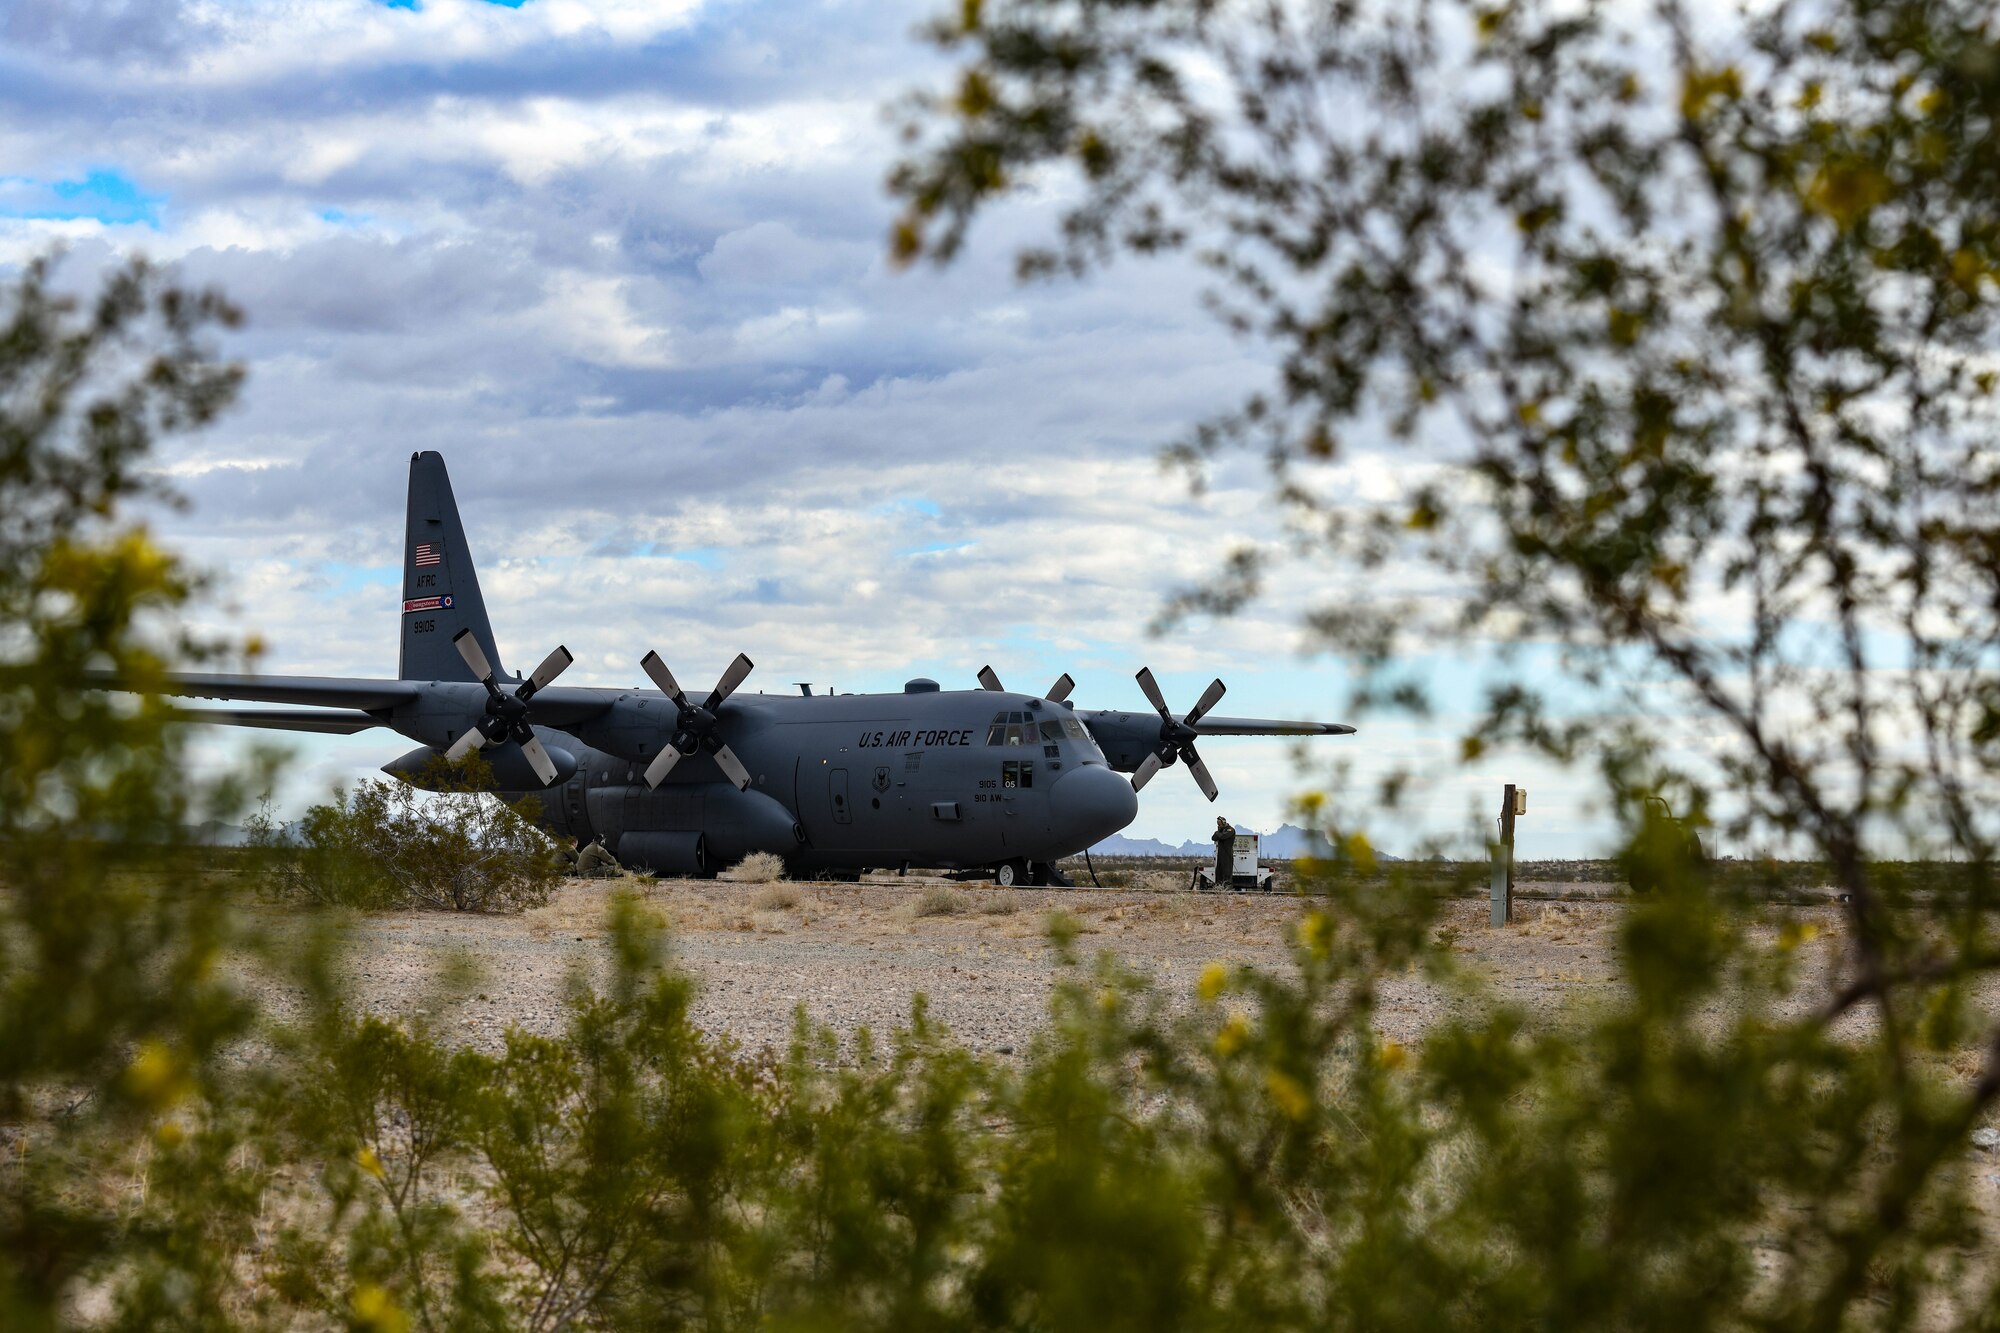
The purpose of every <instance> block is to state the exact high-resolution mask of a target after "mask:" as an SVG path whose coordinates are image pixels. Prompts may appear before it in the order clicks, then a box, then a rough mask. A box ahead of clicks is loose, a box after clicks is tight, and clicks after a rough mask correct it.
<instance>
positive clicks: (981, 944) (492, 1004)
mask: <svg viewBox="0 0 2000 1333" xmlns="http://www.w3.org/2000/svg"><path fill="white" fill-rule="evenodd" d="M619 887H621V884H620V882H617V881H594V880H570V881H567V882H566V883H565V884H564V885H563V887H562V888H561V890H560V891H559V892H558V894H557V896H556V898H555V900H554V901H553V902H551V903H550V904H549V905H548V906H546V907H542V908H538V909H535V910H533V911H530V912H525V913H522V914H520V915H517V916H471V915H463V916H454V915H447V914H443V913H438V912H400V913H387V914H379V915H372V916H368V917H365V918H361V919H360V920H359V921H358V922H357V923H356V925H355V928H354V931H353V934H352V936H351V947H350V949H349V952H348V954H347V956H346V959H345V961H344V963H343V964H342V967H343V969H344V970H345V971H346V972H347V974H348V977H349V980H350V982H351V986H352V989H351V990H350V992H349V993H350V994H352V995H354V996H355V997H356V999H357V1001H358V1002H359V1003H360V1004H361V1005H362V1006H364V1007H365V1008H367V1009H368V1010H370V1011H373V1012H378V1013H382V1014H385V1015H398V1016H403V1017H419V1016H421V1017H423V1018H426V1019H428V1020H429V1021H430V1022H432V1023H434V1024H435V1025H437V1026H438V1027H439V1028H441V1029H443V1030H445V1031H447V1032H450V1033H452V1034H453V1035H455V1036H457V1037H459V1038H460V1039H462V1040H464V1041H465V1042H467V1043H468V1044H470V1045H473V1046H476V1047H479V1048H482V1049H487V1050H498V1049H499V1048H500V1046H501V1043H502V1039H503V1034H504V1033H505V1031H506V1029H507V1028H508V1027H509V1026H511V1025H519V1026H520V1027H522V1028H524V1029H526V1030H528V1031H532V1032H540V1033H550V1034H552V1033H555V1032H557V1031H558V1030H560V1029H561V1027H562V1026H563V1023H564V1021H565V1017H566V1008H565V998H566V996H567V995H568V994H569V992H570V988H571V987H572V985H574V984H575V982H576V980H577V979H583V980H586V981H591V982H595V981H598V980H600V979H601V978H602V976H603V974H604V969H605V967H606V957H607V950H608V946H607V944H606V942H605V938H604V936H605V932H604V913H605V909H606V907H607V905H608V901H609V898H610V895H611V893H612V892H613V891H614V890H615V889H617V888H619ZM622 887H624V888H628V889H636V890H637V891H638V892H639V893H641V895H642V896H643V897H645V898H646V899H647V900H648V901H649V902H651V903H652V904H653V905H654V906H655V907H657V908H658V909H659V910H660V911H661V912H662V913H663V914H664V915H665V916H666V918H667V919H668V921H669V923H670V925H671V927H672V931H673V952H674V957H675V960H676V962H677V963H678V964H679V965H680V966H681V967H682V968H683V969H684V970H685V971H686V972H688V974H689V975H690V976H692V977H693V978H694V981H695V984H696V998H695V1002H694V1017H695V1020H696V1022H698V1023H699V1024H700V1025H701V1026H702V1027H704V1028H705V1029H707V1030H708V1031H710V1032H712V1033H715V1034H718V1035H722V1034H726V1035H728V1036H730V1037H733V1038H734V1039H735V1040H736V1041H737V1042H738V1043H739V1044H740V1045H741V1046H742V1047H743V1048H744V1049H746V1050H749V1051H756V1050H758V1049H760V1048H763V1047H766V1046H768V1047H772V1048H774V1049H780V1050H782V1049H783V1048H784V1046H785V1044H786V1043H787V1041H788V1040H789V1037H790V1033H791V1030H792V1024H793V1016H794V1013H795V1012H796V1011H797V1010H798V1009H799V1008H800V1007H801V1006H803V1008H804V1010H805V1012H806V1013H807V1015H808V1016H809V1017H810V1018H811V1019H812V1020H813V1021H814V1022H816V1023H823V1024H826V1025H828V1026H830V1027H831V1028H833V1029H834V1030H835V1031H836V1032H839V1033H840V1034H842V1035H843V1036H848V1035H851V1034H852V1033H853V1032H854V1031H855V1030H856V1029H859V1028H863V1027H866V1028H870V1029H872V1030H873V1031H875V1032H876V1033H878V1034H880V1033H887V1032H888V1031H890V1030H892V1029H894V1028H895V1027H896V1026H898V1025H899V1024H901V1023H903V1022H905V1021H906V1020H907V1019H908V1017H909V1014H910V1006H911V1002H912V1001H913V1000H914V999H915V997H916V996H917V995H919V994H922V995H924V996H927V997H928V1000H929V1004H930V1012H931V1014H932V1016H933V1017H934V1018H936V1019H937V1020H939V1021H941V1022H942V1023H943V1024H944V1025H945V1026H946V1027H948V1028H949V1029H950V1030H951V1031H952V1032H953V1033H954V1034H955V1035H956V1036H957V1037H958V1038H959V1040H961V1041H962V1042H964V1043H965V1044H966V1045H968V1046H970V1047H971V1048H972V1049H974V1050H982V1051H993V1052H998V1053H1001V1054H1003V1055H1004V1054H1009V1053H1014V1052H1020V1051H1024V1050H1025V1049H1026V1047H1027V1043H1028V1041H1029V1040H1030V1038H1031V1037H1032V1035H1033V1034H1034V1032H1035V1031H1036V1029H1037V1028H1039V1027H1040V1026H1041V1025H1042V1024H1043V1023H1044V1022H1045V1021H1046V1016H1047V1012H1048V1003H1049V995H1050V991H1051V988H1052V986H1053V985H1054V982H1055V980H1056V978H1057V977H1058V975H1059V974H1060V970H1061V969H1060V966H1059V964H1058V962H1057V961H1056V959H1055V957H1054V953H1053V950H1052V949H1051V947H1050V945H1049V943H1048V941H1047V939H1046V937H1045V932H1046V929H1047V922H1048V916H1049V913H1051V912H1053V911H1057V910H1061V911H1066V912H1069V913H1070V914H1072V915H1073V916H1074V917H1076V919H1077V920H1078V921H1079V922H1080V924H1081V926H1082V932H1083V933H1082V936H1081V938H1080V939H1079V940H1078V942H1077V950H1078V953H1079V955H1080V956H1081V957H1083V958H1085V959H1088V958H1089V957H1091V956H1092V955H1094V954H1095V953H1097V952H1098V951H1100V950H1110V951H1112V952H1114V953H1115V954H1117V956H1118V957H1119V958H1120V960H1121V961H1122V962H1123V963H1124V964H1125V965H1126V966H1128V967H1130V968H1132V969H1134V970H1137V971H1139V972H1142V973H1145V974H1147V975H1149V976H1151V977H1152V978H1153V979H1154V981H1155V982H1156V984H1158V985H1159V986H1160V987H1161V988H1162V990H1163V991H1164V993H1166V994H1167V995H1168V996H1169V997H1170V998H1171V999H1173V1000H1174V1001H1175V1002H1178V1003H1190V1002H1191V1001H1192V996H1193V992H1194V987H1195V982H1196V979H1197V978H1198V977H1199V976H1200V974H1201V970H1202V968H1203V967H1205V966H1206V965H1207V964H1209V963H1211V962H1215V961H1222V962H1231V963H1233V962H1245V963H1251V964H1255V965H1258V966H1263V967H1271V968H1283V967H1285V966H1286V965H1287V964H1288V960H1289V951H1288V947H1287V938H1288V936H1289V933H1290V927H1291V925H1292V923H1293V922H1294V921H1295V920H1296V919H1297V918H1298V916H1299V914H1300V912H1301V911H1302V910H1303V909H1304V904H1303V903H1302V902H1301V900H1299V899H1297V898H1292V897H1289V896H1283V895H1236V894H1222V895H1216V894H1191V893H1164V892H1139V891H1122V890H1067V891H1066V890H1056V889H1015V890H1011V891H1010V890H1003V889H998V888H994V887H992V886H990V885H983V884H959V885H949V886H947V885H945V883H944V882H943V881H940V880H927V879H921V878H915V877H912V878H907V879H896V878H890V877H881V878H871V879H869V880H868V881H866V882H864V883H862V884H859V885H851V884H850V885H814V884H799V885H792V886H784V888H782V889H778V890H774V889H773V887H772V886H767V885H756V884H730V883H723V882H717V881H660V882H657V883H646V882H641V881H637V880H626V881H623V882H622ZM1520 887H1521V889H1522V891H1524V892H1535V891H1538V890H1542V891H1548V892H1550V893H1551V895H1552V897H1560V896H1561V891H1562V890H1563V888H1565V887H1566V886H1533V885H1525V884H1524V885H1522V886H1520ZM941 893H942V894H944V895H947V896H948V898H949V900H950V901H951V902H952V903H953V904H954V905H955V906H956V907H957V908H958V909H959V910H957V911H954V912H950V913H945V914H937V915H922V914H919V908H920V907H921V906H922V905H923V904H924V902H925V899H926V896H927V895H929V896H932V897H936V896H938V895H940V894H941ZM787 900H790V901H789V903H787ZM1624 910H1625V908H1624V905H1623V904H1622V903H1619V902H1615V901H1604V900H1601V899H1581V900H1563V901H1555V900H1548V901H1524V902H1521V903H1519V904H1518V905H1517V920H1516V923H1515V924H1514V925H1511V926H1508V927H1505V928H1502V929H1494V928H1493V927H1492V926H1491V925H1490V924H1489V907H1488V905H1487V903H1486V902H1485V901H1483V900H1463V901H1458V902H1453V903H1451V904H1449V905H1448V906H1447V907H1446V909H1445V911H1444V914H1443V920H1442V923H1441V924H1442V927H1443V929H1445V930H1446V931H1448V932H1449V934H1448V935H1447V939H1448V940H1449V943H1450V947H1451V948H1452V949H1453V951H1454V953H1456V954H1457V955H1459V960H1460V962H1461V963H1463V964H1465V965H1467V967H1468V970H1470V971H1472V972H1474V973H1476V974H1478V975H1481V976H1482V977H1483V978H1484V979H1485V980H1486V981H1487V982H1488V983H1489V984H1490V985H1491V986H1492V987H1493V988H1494V990H1495V991H1497V993H1498V994H1499V995H1501V996H1503V997H1505V998H1507V999H1510V1000H1512V1001H1515V1002H1517V1003H1519V1004H1521V1005H1523V1006H1524V1007H1526V1008H1528V1009H1529V1010H1530V1011H1541V1012H1545V1013H1547V1014H1549V1016H1550V1017H1551V1018H1554V1017H1556V1016H1558V1015H1559V1014H1560V1013H1561V1012H1563V1011H1564V1010H1565V1009H1567V1008H1569V1007H1571V1006H1576V1005H1587V1004H1589V1003H1590V1002H1591V1000H1592V998H1593V997H1608V996H1609V995H1610V994H1611V993H1612V992H1613V990H1614V988H1615V986H1616V970H1615V969H1616V959H1615V953H1614V949H1613V935H1614V932H1615V930H1616V926H1617V923H1618V920H1619V917H1620V915H1621V914H1622V913H1623V911H1624ZM1791 911H1792V912H1793V913H1794V914H1795V915H1796V916H1797V917H1798V918H1799V919H1803V920H1811V921H1815V922H1817V923H1818V924H1819V925H1820V927H1821V934H1820V936H1819V938H1818V939H1816V940H1815V941H1814V942H1813V943H1812V944H1809V945H1807V946H1806V949H1807V950H1809V951H1811V953H1812V954H1814V955H1816V957H1812V958H1808V960H1807V962H1808V965H1809V966H1812V967H1824V966H1833V965H1835V962H1836V960H1837V957H1838V944H1837V942H1838V939H1839V936H1840V933H1841V931H1840V921H1839V916H1838V912H1837V909H1835V908H1833V907H1831V906H1804V907H1799V908H1794V909H1791ZM454 974H455V975H456V976H457V978H458V980H456V981H455V982H454V981H451V980H449V978H451V977H452V976H453V975H454ZM289 998H290V997H287V996H284V995H282V994H271V995H267V996H266V999H267V1000H268V1001H269V1002H271V1003H272V1004H273V1006H274V1007H276V1008H278V1009H279V1010H281V1011H282V1010H283V1009H285V1008H287V1007H288V1000H289ZM1461 1003H1464V1001H1463V1000H1462V999H1461V998H1460V997H1459V996H1457V995H1455V994H1454V993H1452V992H1450V991H1448V990H1446V989H1444V988H1441V987H1439V986H1437V985H1435V984H1433V983H1431V982H1429V981H1427V980H1426V979H1424V978H1422V977H1419V976H1415V975H1411V976H1405V977H1396V978H1391V979H1389V980H1388V981H1387V983H1386V984H1385V985H1384V987H1383V989H1382V1002H1381V1012H1380V1022H1381V1025H1382V1027H1383V1030H1384V1032H1385V1035H1388V1036H1391V1037H1395V1038H1397V1039H1398V1040H1404V1041H1408V1040H1411V1039H1414V1038H1418V1037H1420V1036H1422V1034H1423V1032H1424V1030H1425V1029H1426V1028H1428V1027H1429V1026H1431V1025H1432V1024H1433V1023H1435V1022H1436V1021H1438V1019H1439V1018H1440V1017H1442V1016H1445V1015H1447V1014H1449V1013H1450V1012H1452V1010H1453V1008H1454V1006H1456V1005H1459V1004H1461Z"/></svg>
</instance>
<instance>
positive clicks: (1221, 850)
mask: <svg viewBox="0 0 2000 1333" xmlns="http://www.w3.org/2000/svg"><path fill="white" fill-rule="evenodd" d="M1212 841H1213V842H1214V843H1215V887H1216V888H1218V889H1226V888H1229V887H1230V884H1231V881H1232V880H1233V879H1234V877H1235V874H1236V826H1235V825H1233V824H1231V823H1230V822H1229V821H1228V820H1226V819H1224V818H1222V817H1221V816H1220V815H1217V816H1216V819H1215V835H1214V837H1213V839H1212Z"/></svg>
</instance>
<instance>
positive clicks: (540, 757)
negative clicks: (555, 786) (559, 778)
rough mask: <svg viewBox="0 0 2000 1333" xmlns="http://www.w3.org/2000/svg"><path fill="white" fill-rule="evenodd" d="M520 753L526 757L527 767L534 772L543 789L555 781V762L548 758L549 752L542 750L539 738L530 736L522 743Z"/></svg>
mask: <svg viewBox="0 0 2000 1333" xmlns="http://www.w3.org/2000/svg"><path fill="white" fill-rule="evenodd" d="M521 753H522V754H524V755H526V756H528V766H529V767H530V768H532V769H534V770H535V776H536V777H538V778H540V779H541V780H542V785H543V786H544V787H546V786H548V785H549V784H550V783H551V782H554V781H555V780H556V761H555V760H553V759H551V758H549V752H548V751H547V750H544V749H543V748H542V742H541V739H540V738H539V737H537V736H534V735H530V736H529V737H528V739H526V740H524V741H522V742H521Z"/></svg>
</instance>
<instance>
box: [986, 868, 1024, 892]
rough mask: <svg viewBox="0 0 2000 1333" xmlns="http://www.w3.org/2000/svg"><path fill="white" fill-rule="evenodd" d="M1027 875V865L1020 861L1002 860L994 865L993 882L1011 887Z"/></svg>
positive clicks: (1004, 886) (1006, 887) (1007, 887)
mask: <svg viewBox="0 0 2000 1333" xmlns="http://www.w3.org/2000/svg"><path fill="white" fill-rule="evenodd" d="M1027 877H1028V876H1027V873H1026V867H1024V866H1023V865H1022V864H1021V863H1020V862H1019V861H1002V862H1001V863H1000V864H999V865H997V866H994V867H993V882H994V883H995V884H998V885H999V886H1000V887H1001V888H1003V889H1011V888H1013V887H1014V886H1015V885H1016V884H1019V883H1020V882H1021V881H1022V880H1024V879H1026V878H1027Z"/></svg>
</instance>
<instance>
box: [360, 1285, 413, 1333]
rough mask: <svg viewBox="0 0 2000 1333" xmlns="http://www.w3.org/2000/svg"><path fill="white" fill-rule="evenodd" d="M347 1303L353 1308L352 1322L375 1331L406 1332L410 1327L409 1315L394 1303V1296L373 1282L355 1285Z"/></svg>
mask: <svg viewBox="0 0 2000 1333" xmlns="http://www.w3.org/2000/svg"><path fill="white" fill-rule="evenodd" d="M348 1304H349V1306H351V1307H352V1308H353V1310H354V1322H355V1323H357V1324H359V1325H361V1327H363V1328H371V1329H374V1330H376V1333H406V1331H407V1330H408V1329H409V1327H410V1317H409V1316H408V1315H406V1314H404V1313H403V1307H402V1306H400V1305H398V1304H396V1298H395V1297H394V1296H391V1295H390V1294H389V1293H388V1292H387V1291H385V1290H384V1289H383V1288H381V1287H379V1286H377V1285H376V1284H375V1283H373V1282H363V1283H362V1284H361V1285H360V1286H358V1287H356V1288H355V1289H354V1295H353V1296H352V1297H350V1298H349V1299H348Z"/></svg>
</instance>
